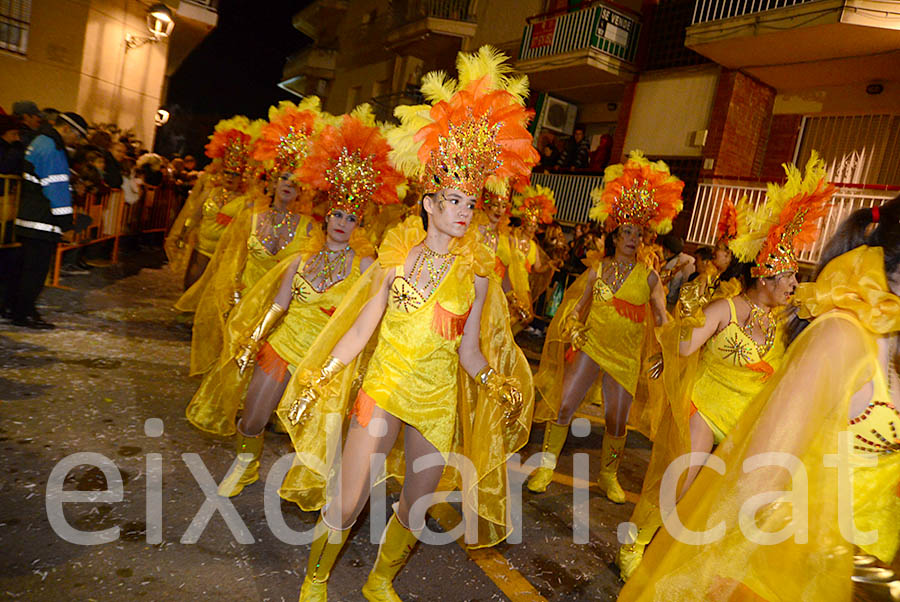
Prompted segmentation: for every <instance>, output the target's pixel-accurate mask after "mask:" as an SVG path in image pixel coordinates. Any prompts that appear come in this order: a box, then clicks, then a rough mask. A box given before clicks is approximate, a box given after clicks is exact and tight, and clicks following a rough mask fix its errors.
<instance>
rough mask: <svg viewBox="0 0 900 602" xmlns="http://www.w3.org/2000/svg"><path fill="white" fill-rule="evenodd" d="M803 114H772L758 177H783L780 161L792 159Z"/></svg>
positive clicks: (768, 178)
mask: <svg viewBox="0 0 900 602" xmlns="http://www.w3.org/2000/svg"><path fill="white" fill-rule="evenodd" d="M801 123H803V115H774V116H773V117H772V127H771V129H770V130H769V143H768V144H767V145H766V154H765V157H764V158H763V162H762V169H761V170H760V174H759V175H760V177H763V178H765V179H767V180H780V179H781V178H783V177H784V169H782V167H781V164H782V163H790V162H791V161H793V160H794V149H796V148H797V138H799V137H800V124H801Z"/></svg>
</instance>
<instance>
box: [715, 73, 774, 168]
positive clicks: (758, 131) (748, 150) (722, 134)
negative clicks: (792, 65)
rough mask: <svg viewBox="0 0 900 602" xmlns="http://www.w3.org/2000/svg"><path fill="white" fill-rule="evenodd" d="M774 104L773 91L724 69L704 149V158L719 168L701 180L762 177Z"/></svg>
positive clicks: (744, 76)
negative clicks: (710, 160)
mask: <svg viewBox="0 0 900 602" xmlns="http://www.w3.org/2000/svg"><path fill="white" fill-rule="evenodd" d="M774 104H775V90H774V89H773V88H771V87H769V86H767V85H766V84H764V83H762V82H759V81H757V80H755V79H753V78H752V77H750V76H748V75H745V74H743V73H740V72H739V71H731V70H728V69H722V73H721V74H720V75H719V84H718V88H717V89H716V96H715V99H714V101H713V109H712V114H711V115H710V118H709V127H708V128H707V129H708V130H709V133H708V134H707V138H706V145H705V146H704V147H703V158H704V159H713V160H714V161H715V164H714V166H713V168H712V170H703V171H702V172H701V176H703V177H715V176H743V177H752V176H758V175H759V172H760V171H761V168H762V165H763V164H764V154H765V152H766V143H767V142H768V137H769V129H770V124H771V120H772V107H773V106H774Z"/></svg>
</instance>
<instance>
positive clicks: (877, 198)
mask: <svg viewBox="0 0 900 602" xmlns="http://www.w3.org/2000/svg"><path fill="white" fill-rule="evenodd" d="M884 188H887V187H884ZM896 194H897V191H896V189H895V190H893V191H888V190H885V191H882V190H878V191H874V190H867V189H865V188H858V187H839V188H838V189H837V192H836V193H835V195H834V197H833V198H832V201H831V209H830V210H829V212H828V215H826V216H825V217H823V218H822V220H823V221H822V223H821V230H820V231H819V237H818V239H817V240H816V242H815V244H814V245H813V246H812V247H811V248H810V249H807V250H806V251H802V252H801V253H799V254H798V256H797V259H799V260H800V261H802V262H804V263H811V264H814V263H816V262H818V261H819V255H820V254H821V253H822V247H823V246H824V245H825V243H826V242H827V241H828V239H830V238H831V235H832V234H834V231H835V230H836V229H837V227H838V226H839V225H840V223H841V222H842V221H844V218H846V217H847V216H848V215H850V213H852V212H853V211H856V210H857V209H861V208H863V207H866V208H868V207H873V206H875V205H881V204H883V203H885V202H886V201H888V200H889V199H892V198H894V196H896ZM744 195H747V198H748V200H749V201H750V202H751V203H753V206H754V207H756V206H758V205H759V204H760V203H762V202H763V201H764V200H765V198H766V185H765V184H761V183H760V184H757V183H752V184H748V183H746V182H738V181H728V180H725V181H723V180H715V181H707V182H700V183H699V184H698V185H697V200H696V201H695V202H694V210H693V213H692V214H691V222H690V225H689V226H688V234H687V237H686V238H687V242H689V243H694V244H698V245H714V244H715V242H716V225H717V224H718V221H719V213H720V212H721V210H722V203H723V202H724V200H725V199H731V200H732V202H735V203H736V202H737V201H738V200H739V199H740V198H741V197H743V196H744Z"/></svg>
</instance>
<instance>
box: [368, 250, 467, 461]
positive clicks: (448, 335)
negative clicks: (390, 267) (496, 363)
mask: <svg viewBox="0 0 900 602" xmlns="http://www.w3.org/2000/svg"><path fill="white" fill-rule="evenodd" d="M474 300H475V279H474V273H473V272H472V270H471V267H470V266H468V265H466V264H465V262H464V261H462V260H461V258H459V257H457V258H456V260H455V261H454V265H453V266H452V267H451V268H450V271H449V272H448V273H447V275H446V276H445V277H444V280H443V281H442V282H441V283H440V284H439V285H438V287H437V289H435V290H434V292H433V293H432V294H431V295H430V296H429V297H428V298H427V299H425V298H424V297H423V296H422V294H421V293H420V292H419V291H418V290H417V289H416V288H415V287H414V286H412V284H411V283H410V282H408V281H407V280H406V278H405V277H404V275H403V268H402V266H401V267H397V268H396V272H395V276H394V279H393V281H392V282H391V285H390V291H389V293H388V304H387V309H386V310H385V313H384V318H382V321H381V329H380V331H379V336H378V344H377V346H376V348H375V352H374V354H373V355H372V359H371V361H370V362H369V367H368V370H367V372H366V377H365V380H364V381H363V385H362V389H363V391H364V392H365V395H367V396H369V397H370V398H371V399H373V400H374V402H375V404H376V405H377V406H378V407H380V408H381V409H383V410H385V411H387V412H388V413H390V414H392V415H394V416H396V417H398V418H400V419H401V420H402V421H404V422H406V423H407V424H410V425H412V426H413V427H415V428H416V429H417V430H419V431H420V432H421V433H422V434H423V435H424V436H425V438H426V439H427V440H428V441H429V442H431V444H432V445H434V446H435V447H436V448H437V449H438V451H440V452H442V453H446V452H448V451H450V445H451V442H452V440H453V434H454V430H455V426H456V399H457V390H456V387H457V371H458V366H459V355H458V354H457V350H458V348H459V341H460V338H461V337H462V331H463V328H462V327H463V326H464V325H465V320H466V318H467V317H468V313H469V310H470V309H471V307H472V302H473V301H474Z"/></svg>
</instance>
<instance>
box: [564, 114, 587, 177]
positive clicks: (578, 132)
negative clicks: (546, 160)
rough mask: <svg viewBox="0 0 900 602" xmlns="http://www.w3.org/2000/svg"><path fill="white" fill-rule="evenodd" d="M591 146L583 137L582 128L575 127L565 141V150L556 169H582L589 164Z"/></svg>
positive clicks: (580, 126)
mask: <svg viewBox="0 0 900 602" xmlns="http://www.w3.org/2000/svg"><path fill="white" fill-rule="evenodd" d="M590 155H591V144H590V142H588V141H587V139H586V138H585V136H584V126H583V125H581V124H579V125H576V126H575V131H574V132H572V136H571V137H570V138H569V139H568V140H567V141H566V146H565V149H564V150H563V152H562V154H561V155H560V157H559V161H558V162H557V166H558V167H568V168H572V167H575V168H578V169H584V168H586V167H588V165H589V163H590Z"/></svg>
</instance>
